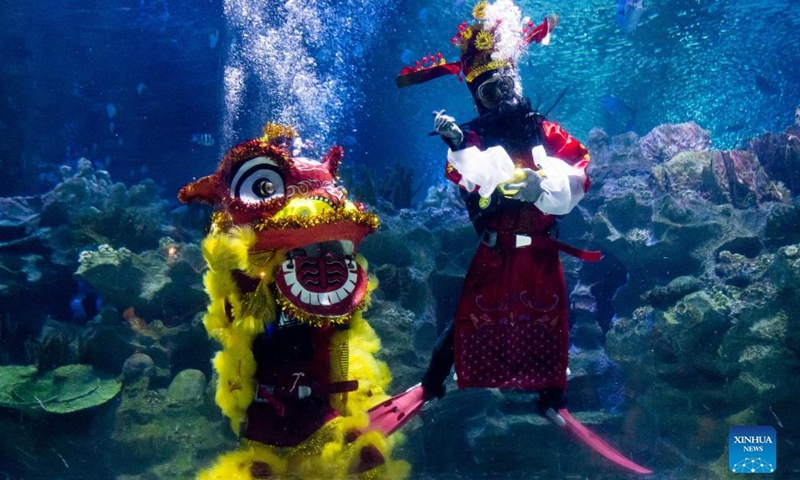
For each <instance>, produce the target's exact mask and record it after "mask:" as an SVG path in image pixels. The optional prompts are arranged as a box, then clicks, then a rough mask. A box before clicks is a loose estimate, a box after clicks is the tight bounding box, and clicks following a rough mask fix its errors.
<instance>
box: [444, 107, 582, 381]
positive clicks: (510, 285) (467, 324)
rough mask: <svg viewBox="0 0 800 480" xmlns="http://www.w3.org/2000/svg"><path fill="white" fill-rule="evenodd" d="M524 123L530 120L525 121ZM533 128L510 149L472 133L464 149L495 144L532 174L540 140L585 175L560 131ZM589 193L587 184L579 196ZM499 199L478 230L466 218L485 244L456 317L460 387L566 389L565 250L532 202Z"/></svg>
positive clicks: (546, 125)
mask: <svg viewBox="0 0 800 480" xmlns="http://www.w3.org/2000/svg"><path fill="white" fill-rule="evenodd" d="M526 120H530V121H533V120H532V119H531V117H528V118H526ZM539 122H540V125H541V129H540V131H539V132H538V133H537V135H536V136H538V137H539V138H538V139H537V138H528V139H527V141H518V142H511V143H509V142H505V141H503V140H502V137H500V136H496V137H495V138H494V139H492V138H491V137H493V135H480V134H479V133H476V130H477V132H480V129H473V130H471V131H469V132H467V135H466V138H465V147H469V146H477V147H478V148H480V149H484V148H488V147H490V146H493V145H497V144H500V145H503V146H504V147H505V148H506V151H507V152H508V154H509V155H510V156H511V158H512V159H513V160H514V163H515V164H516V165H517V166H518V167H523V168H532V169H536V168H537V166H536V165H535V164H534V162H533V158H532V156H531V151H530V150H531V148H532V147H533V146H536V145H537V144H539V142H540V141H541V143H543V145H544V147H545V150H546V152H547V154H548V155H549V156H551V157H556V158H559V159H562V160H564V161H565V162H567V163H569V164H570V165H573V166H574V167H576V168H579V169H581V170H583V171H585V170H586V167H587V166H588V164H589V156H588V151H587V150H586V148H585V147H584V146H583V145H581V144H580V142H578V141H577V140H576V139H575V138H573V137H572V136H570V135H569V134H567V133H566V132H565V131H564V130H562V129H561V127H560V126H559V125H557V124H555V123H553V122H548V121H541V120H539ZM525 130H526V131H527V132H535V131H536V130H538V129H536V128H528V129H525ZM498 133H499V132H498ZM526 135H527V134H526ZM518 140H521V139H519V138H518ZM542 140H543V141H542ZM447 170H448V171H447V173H446V176H447V178H448V179H449V180H450V181H453V182H454V183H458V180H459V179H460V175H459V174H458V172H456V171H455V170H453V169H452V168H448V169H447ZM588 187H589V180H588V177H587V180H586V182H585V185H584V190H586V189H588ZM470 196H476V195H475V194H474V193H472V194H471V195H470ZM498 197H499V196H498V194H497V193H495V197H493V198H492V201H493V202H501V203H502V205H500V206H499V207H497V208H494V209H493V210H492V209H491V208H487V209H486V211H485V212H482V213H479V215H480V216H481V219H480V224H478V222H475V220H476V218H475V217H476V215H472V214H473V213H474V212H472V211H471V212H470V213H471V217H472V218H473V221H474V222H475V223H476V228H478V230H479V232H480V231H483V241H482V242H481V244H480V246H479V247H478V250H477V252H476V253H475V256H474V258H473V261H472V264H471V266H470V268H469V271H468V273H467V276H466V279H465V282H464V286H463V289H462V294H461V298H460V300H459V303H458V307H457V310H456V317H455V368H456V374H457V383H458V386H459V388H470V387H509V388H521V389H525V390H541V389H545V388H560V389H565V388H566V385H567V380H566V370H567V363H568V349H569V311H568V310H569V308H568V305H569V304H568V298H567V292H566V284H565V280H564V273H563V269H562V266H561V261H560V260H559V249H561V250H566V249H565V248H561V247H564V246H563V244H560V243H559V242H556V241H555V240H554V239H551V237H550V231H551V227H553V225H554V223H555V222H556V216H554V215H548V214H545V213H543V212H542V211H541V210H539V209H538V208H537V207H536V206H535V205H534V204H533V203H525V202H521V201H516V200H509V199H502V198H500V199H498ZM470 203H472V204H473V206H472V207H471V209H472V210H476V208H477V207H476V206H475V202H474V201H473V202H470V201H469V199H468V200H467V204H468V207H469V206H470ZM520 234H521V235H526V236H528V237H530V238H531V242H530V243H531V244H530V245H527V246H523V247H517V246H516V241H517V235H520Z"/></svg>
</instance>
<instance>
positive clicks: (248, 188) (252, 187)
mask: <svg viewBox="0 0 800 480" xmlns="http://www.w3.org/2000/svg"><path fill="white" fill-rule="evenodd" d="M230 185H231V196H232V197H233V198H238V199H240V200H241V201H243V202H244V203H251V204H252V203H258V202H263V201H265V200H270V199H273V198H276V197H280V196H283V193H284V185H283V177H282V176H281V171H280V169H279V168H278V164H277V163H275V162H274V161H273V160H270V159H269V158H266V157H256V158H252V159H250V160H248V161H246V162H244V163H243V164H242V165H241V166H240V167H239V168H238V169H237V170H236V171H235V173H234V174H233V179H232V180H231V183H230Z"/></svg>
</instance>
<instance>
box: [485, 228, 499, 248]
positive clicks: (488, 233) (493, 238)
mask: <svg viewBox="0 0 800 480" xmlns="http://www.w3.org/2000/svg"><path fill="white" fill-rule="evenodd" d="M481 242H482V243H483V244H484V245H486V246H487V247H489V248H494V247H495V245H497V232H494V231H492V230H484V231H483V238H481Z"/></svg>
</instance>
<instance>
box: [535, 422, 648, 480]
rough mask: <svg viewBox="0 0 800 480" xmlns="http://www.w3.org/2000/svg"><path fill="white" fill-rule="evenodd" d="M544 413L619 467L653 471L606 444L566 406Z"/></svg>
mask: <svg viewBox="0 0 800 480" xmlns="http://www.w3.org/2000/svg"><path fill="white" fill-rule="evenodd" d="M545 415H546V416H547V418H548V419H549V420H550V421H551V422H553V423H554V424H556V425H557V426H559V427H561V428H563V429H564V430H566V431H568V432H569V433H570V434H572V435H573V436H574V437H575V438H577V439H578V440H579V441H580V442H581V443H583V444H584V445H586V446H587V447H589V448H591V449H592V450H593V451H595V452H597V453H599V454H600V455H602V456H604V457H605V458H607V459H608V460H611V461H612V462H614V463H616V464H617V465H619V466H620V467H623V468H627V469H628V470H630V471H632V472H635V473H640V474H642V475H646V474H649V473H653V471H652V470H650V469H647V468H644V467H643V466H641V465H639V464H637V463H635V462H633V461H631V460H628V459H627V458H625V457H624V456H623V455H622V454H621V453H619V452H618V451H617V450H616V449H615V448H614V447H612V446H611V445H609V444H607V443H606V442H605V440H603V439H602V438H600V437H599V436H598V435H597V434H596V433H594V432H593V431H591V430H589V429H588V428H586V427H585V426H583V425H582V424H581V423H580V422H579V421H577V420H575V419H574V418H573V417H572V415H570V413H569V411H567V409H566V408H562V409H560V410H559V411H558V412H556V411H555V410H553V409H552V408H551V409H549V410H547V412H546V413H545Z"/></svg>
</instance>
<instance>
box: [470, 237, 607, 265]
mask: <svg viewBox="0 0 800 480" xmlns="http://www.w3.org/2000/svg"><path fill="white" fill-rule="evenodd" d="M481 242H483V244H485V245H486V246H487V247H490V248H505V249H514V248H527V247H534V248H554V249H556V250H558V251H560V252H564V253H566V254H567V255H572V256H573V257H575V258H579V259H581V260H585V261H587V262H599V261H600V258H602V256H601V254H600V251H599V250H581V249H580V248H575V247H573V246H570V245H567V244H566V243H562V242H559V241H558V240H556V239H554V238H550V237H547V236H531V235H525V234H521V233H503V232H495V231H494V230H484V231H483V235H482V237H481Z"/></svg>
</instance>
